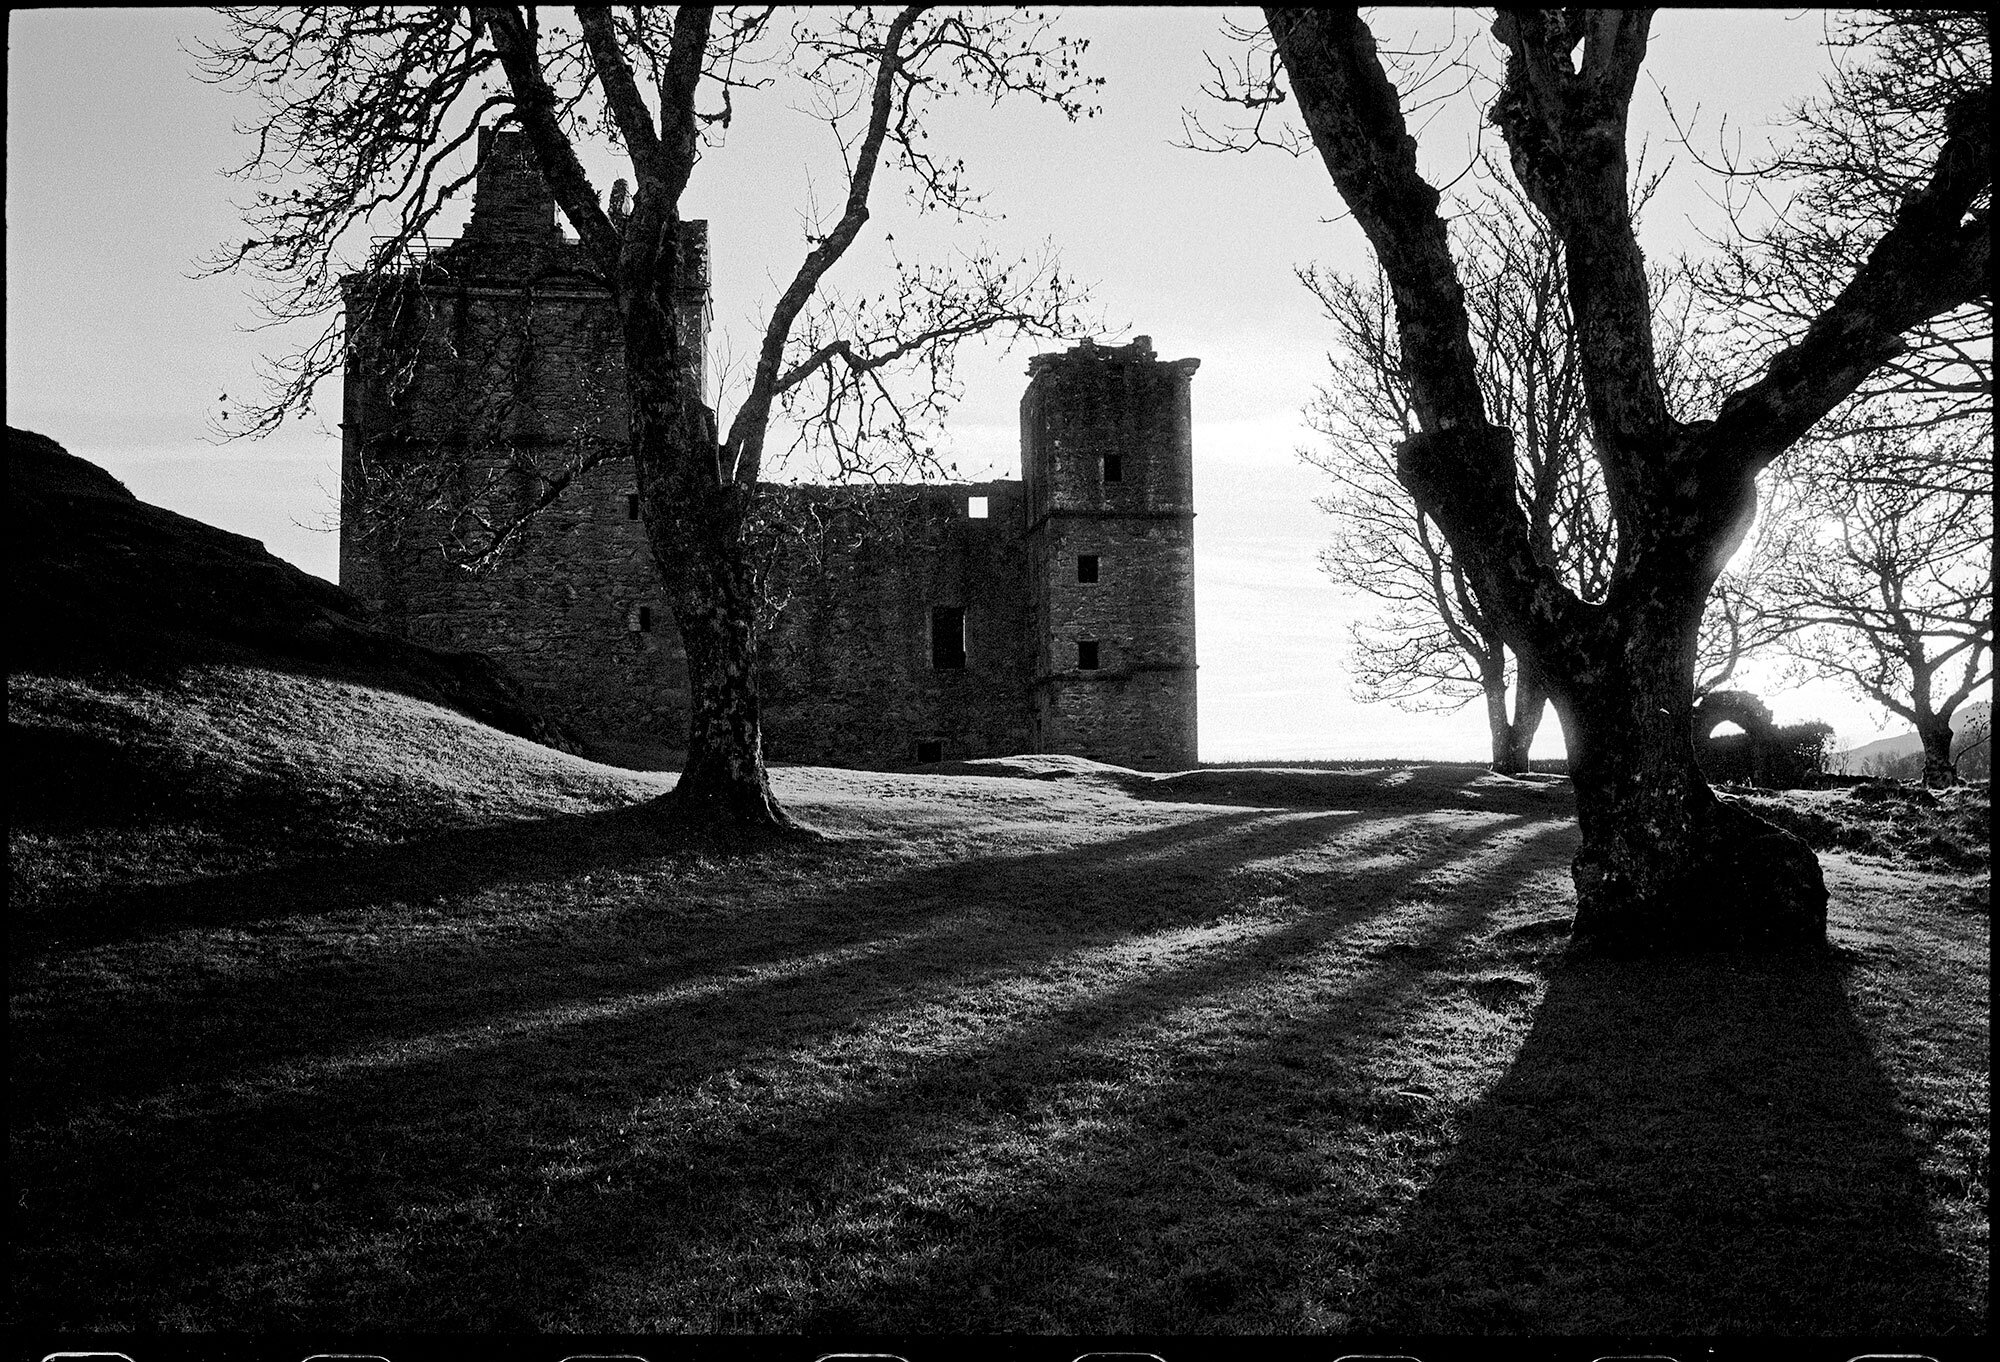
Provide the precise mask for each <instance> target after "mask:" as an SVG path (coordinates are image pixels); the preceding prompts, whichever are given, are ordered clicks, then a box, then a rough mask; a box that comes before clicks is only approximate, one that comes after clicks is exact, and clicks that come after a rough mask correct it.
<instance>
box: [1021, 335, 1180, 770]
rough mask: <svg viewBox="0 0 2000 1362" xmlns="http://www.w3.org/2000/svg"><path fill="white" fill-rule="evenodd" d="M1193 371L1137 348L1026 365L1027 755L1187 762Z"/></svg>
mask: <svg viewBox="0 0 2000 1362" xmlns="http://www.w3.org/2000/svg"><path fill="white" fill-rule="evenodd" d="M1200 365H1201V361H1200V360H1198V359H1180V360H1171V361H1161V360H1159V359H1156V358H1155V357H1154V355H1153V345H1152V341H1151V340H1150V338H1148V337H1145V336H1138V337H1135V338H1134V339H1133V340H1132V343H1131V344H1129V345H1123V346H1108V347H1107V346H1098V345H1093V344H1092V343H1091V342H1089V341H1085V342H1083V343H1082V344H1081V345H1078V346H1076V347H1075V348H1073V349H1071V350H1070V351H1069V352H1068V353H1066V354H1060V355H1040V356H1037V357H1036V358H1035V359H1034V360H1033V361H1031V362H1030V365H1029V369H1028V373H1029V382H1028V390H1027V392H1026V393H1025V394H1024V395H1023V396H1022V398H1021V473H1022V479H1023V481H1024V482H1025V484H1026V494H1027V495H1026V500H1027V516H1028V526H1027V531H1028V555H1027V556H1028V574H1029V592H1030V608H1031V611H1032V614H1033V623H1032V626H1031V634H1032V636H1033V638H1034V639H1035V649H1036V656H1035V662H1034V669H1033V686H1034V695H1033V721H1032V722H1033V734H1034V747H1035V750H1036V751H1040V752H1067V753H1076V754H1087V755H1089V756H1092V757H1095V758H1098V759H1099V760H1102V761H1107V762H1111V763H1113V764H1116V765H1120V766H1130V767H1134V768H1138V769H1141V770H1146V769H1151V770H1160V769H1179V768H1183V767H1188V766H1193V765H1194V764H1195V762H1196V760H1197V751H1196V731H1195V635H1194V439H1193V416H1192V408H1191V405H1190V394H1189V389H1190V387H1191V381H1192V379H1193V377H1194V371H1195V370H1196V369H1197V368H1199V367H1200Z"/></svg>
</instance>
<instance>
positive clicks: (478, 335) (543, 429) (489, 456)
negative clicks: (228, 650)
mask: <svg viewBox="0 0 2000 1362" xmlns="http://www.w3.org/2000/svg"><path fill="white" fill-rule="evenodd" d="M481 151H482V156H483V157H484V158H485V160H484V162H483V165H482V170H481V174H480V178H479V182H478V190H477V194H476V196H475V202H474V208H473V214H472V221H471V224H470V225H469V226H468V228H467V230H466V233H465V235H464V237H463V238H461V239H460V240H459V241H458V242H455V243H453V244H452V245H451V246H449V247H447V248H445V249H443V250H441V251H438V252H436V253H434V254H433V255H431V256H430V257H428V258H427V259H424V260H420V261H415V262H413V263H412V265H411V267H410V269H409V270H407V271H406V272H404V273H401V274H397V275H392V276H389V277H386V278H383V277H373V278H362V277H356V278H354V279H351V280H349V281H348V284H347V302H348V322H349V362H348V367H347V374H346V378H347V382H346V392H345V410H344V422H343V458H342V527H341V584H342V585H343V586H346V587H348V589H349V590H351V591H353V592H354V593H355V594H356V595H358V596H360V597H362V598H363V599H364V600H366V601H368V602H369V603H370V604H371V606H372V607H373V608H374V609H375V610H376V611H377V612H378V614H379V615H380V617H381V619H382V621H383V622H384V623H386V624H388V625H390V626H391V627H394V628H398V629H400V630H401V631H403V632H404V633H405V634H407V635H408V636H410V637H412V638H415V639H417V640H420V641H422V642H425V643H430V644H433V645H436V646H440V647H447V648H456V649H464V650H470V651H478V652H483V653H486V654H489V655H491V656H492V657H494V658H495V659H496V660H498V661H499V662H501V663H502V664H503V665H504V666H505V667H506V668H507V670H508V671H509V672H511V673H512V674H513V675H514V676H515V677H516V678H518V679H519V680H520V681H521V682H522V683H523V684H524V685H526V686H527V687H528V689H529V690H530V691H531V692H532V693H533V694H534V695H535V696H536V698H537V699H538V701H539V702H540V703H541V704H542V705H543V706H544V708H545V709H546V710H547V711H548V712H549V713H550V714H551V715H552V716H554V717H557V718H559V719H561V720H562V721H563V722H564V723H566V724H567V725H569V726H570V727H571V728H573V729H575V730H576V731H578V732H580V733H583V734H585V735H587V736H589V737H593V738H596V739H598V740H600V741H608V742H633V741H641V742H650V743H652V744H656V745H663V746H667V747H671V748H679V747H680V746H681V745H682V744H684V742H685V740H686V728H687V678H686V664H685V660H684V658H683V656H682V653H681V649H680V644H679V638H678V635H677V632H676V630H675V628H674V623H673V620H672V618H671V617H670V616H669V615H668V613H667V612H666V610H665V609H664V608H663V604H662V602H661V600H660V594H659V586H658V581H657V578H656V576H655V573H654V570H653V564H652V561H651V556H650V550H649V547H648V545H647V541H646V534H645V530H644V527H643V525H642V523H641V522H640V521H639V520H638V518H637V504H636V497H635V492H636V488H635V486H634V483H633V477H632V469H631V464H630V461H629V456H627V455H626V454H624V452H623V449H624V445H625V440H626V420H625V393H624V375H623V371H622V360H621V356H622V353H623V345H622V340H621V336H620V332H619V321H618V316H617V312H616V309H615V307H614V305H613V303H612V300H611V297H610V295H609V293H608V291H607V290H606V289H605V288H604V287H603V286H602V284H601V283H600V282H599V281H597V280H596V279H594V278H593V277H592V274H591V271H590V269H589V266H588V262H587V261H586V260H585V259H584V258H583V255H582V252H581V249H580V248H579V247H578V246H577V245H576V244H575V243H573V242H567V241H565V240H564V239H563V237H562V234H561V232H560V231H559V230H558V229H557V227H556V226H555V218H554V211H555V210H554V203H553V201H552V199H551V198H550V197H549V196H548V194H547V191H546V190H545V188H543V187H542V185H541V180H540V177H539V175H537V174H535V173H534V170H533V166H532V164H531V163H530V162H529V161H528V160H527V157H526V149H525V146H524V145H523V144H522V143H521V142H520V140H519V138H518V136H517V135H509V134H502V135H500V136H498V137H490V138H482V142H481ZM685 226H686V227H687V229H688V238H687V241H688V250H687V252H686V254H685V255H684V258H683V263H682V271H681V285H680V292H681V298H682V302H681V307H682V309H683V312H682V316H683V319H684V324H686V325H687V326H688V327H689V328H690V329H691V330H692V331H693V332H694V334H703V335H705V334H706V322H707V313H706V308H707V259H706V232H705V224H700V223H690V224H685ZM1197 363H1198V361H1194V360H1181V361H1176V362H1173V363H1162V362H1160V361H1157V360H1155V359H1154V358H1153V355H1152V351H1151V347H1150V344H1148V343H1146V342H1145V341H1144V339H1143V338H1141V339H1140V340H1139V341H1136V342H1134V344H1133V345H1130V346H1125V347H1117V348H1101V347H1094V346H1090V345H1088V344H1086V345H1084V346H1080V347H1078V348H1076V349H1074V350H1072V351H1070V352H1069V353H1067V354H1065V355H1050V356H1042V357H1039V358H1037V359H1036V360H1035V361H1034V362H1033V366H1032V367H1031V369H1030V374H1031V382H1030V385H1029V389H1028V394H1027V396H1026V397H1024V399H1023V403H1022V441H1023V446H1022V459H1023V468H1024V472H1025V474H1026V476H1025V479H1024V481H1021V482H1012V481H1006V482H990V483H977V484H957V485H950V486H938V485H928V486H921V487H915V486H911V487H871V488H864V489H853V488H808V487H773V488H768V489H766V493H765V495H766V496H767V497H769V498H771V500H772V501H773V502H774V503H775V504H776V509H777V514H775V515H774V516H772V517H770V519H771V520H772V521H773V523H774V524H778V525H782V526H784V527H786V530H785V533H783V534H781V535H776V536H774V538H773V540H772V542H771V543H769V544H767V545H766V546H765V552H766V553H767V555H768V563H769V567H768V577H767V586H768V592H767V594H768V595H769V597H770V598H771V600H772V601H773V602H774V604H776V605H780V606H782V608H780V609H777V610H775V612H774V613H771V614H769V615H768V616H767V618H766V620H765V621H764V625H765V628H766V635H765V639H764V650H763V653H764V674H763V677H762V692H763V705H764V735H765V746H766V753H767V755H768V756H769V757H770V758H771V759H772V760H775V761H800V762H815V763H828V764H849V765H860V766H901V765H908V764H912V763H915V762H918V761H935V760H963V759H967V758H974V757H983V756H1002V755H1009V754H1012V753H1016V752H1022V751H1048V752H1065V753H1073V754H1078V755H1085V756H1092V757H1098V758H1101V759H1103V760H1107V761H1112V762H1117V763H1120V764H1125V765H1132V766H1140V767H1151V768H1167V767H1178V766H1187V765H1192V764H1193V763H1194V761H1195V755H1196V749H1195V712H1194V693H1195V692H1194V579H1193V556H1192V555H1193V539H1192V519H1193V509H1192V505H1191V500H1192V477H1193V466H1192V446H1191V424H1190V418H1189V405H1188V387H1189V379H1190V376H1191V375H1192V374H1193V372H1194V369H1195V367H1196V365H1197ZM1106 457H1110V458H1112V459H1114V460H1116V461H1117V463H1116V464H1115V466H1114V467H1113V468H1112V470H1111V471H1112V472H1113V474H1114V476H1113V477H1112V478H1111V479H1109V480H1108V481H1107V479H1106V478H1105V472H1106V467H1105V463H1104V460H1105V458H1106ZM600 459H601V460H602V461H601V462H597V463H596V466H594V467H589V468H587V469H583V470H582V471H577V470H579V469H580V468H581V466H582V465H583V464H586V463H589V462H591V461H592V460H600ZM559 483H566V486H565V487H564V490H563V491H562V494H561V496H560V497H559V498H557V499H556V500H555V501H554V503H553V504H552V505H551V506H549V507H548V509H546V510H544V511H543V512H542V513H541V514H540V515H539V516H537V517H536V518H535V519H533V520H532V521H531V522H529V523H528V525H527V526H526V528H525V529H524V530H523V531H522V532H520V533H519V534H518V535H517V536H516V537H514V538H512V539H511V540H509V541H508V542H507V543H506V544H505V545H504V546H503V548H502V549H501V551H500V552H499V553H498V554H496V555H494V556H493V558H492V560H491V562H490V563H489V564H488V565H486V566H485V567H483V568H482V569H481V570H480V571H479V572H477V573H474V572H470V571H467V570H466V569H464V568H462V567H459V566H456V565H454V561H453V559H454V557H459V558H462V557H464V551H465V550H466V549H468V548H474V547H478V546H480V545H481V544H482V543H484V542H486V541H485V540H484V539H482V536H488V537H490V535H491V534H492V532H493V530H494V528H495V527H497V526H500V525H503V524H505V523H507V522H508V520H509V519H510V517H512V516H514V515H515V514H516V513H517V512H519V511H520V510H522V509H524V508H525V507H527V506H529V505H530V504H531V503H533V502H534V501H535V500H537V499H538V498H540V497H541V496H542V495H543V494H544V493H545V492H546V491H548V490H549V489H552V488H554V487H556V486H557V485H558V484H559ZM975 498H978V499H982V500H983V501H984V504H985V510H986V514H985V515H984V516H983V517H975V516H973V515H971V514H969V508H970V506H971V505H972V503H973V499H975ZM1085 555H1088V556H1091V557H1094V558H1095V559H1096V563H1097V580H1096V581H1094V582H1081V581H1079V580H1078V579H1077V578H1078V571H1077V560H1078V558H1079V557H1081V556H1085ZM954 612H955V613H954ZM940 630H945V631H948V632H950V633H951V635H952V637H951V638H950V639H944V640H943V641H942V642H940V639H941V638H942V635H941V634H940ZM1080 642H1090V643H1094V644H1095V645H1096V647H1097V650H1098V658H1097V660H1098V666H1097V667H1096V668H1095V669H1089V668H1085V667H1082V666H1080V665H1079V662H1080V660H1081V659H1080V657H1079V654H1078V647H1079V643H1080ZM960 643H962V657H960V656H958V655H957V653H956V652H955V651H954V650H955V649H956V648H957V647H958V645H959V644H960ZM946 645H949V646H946ZM941 648H942V652H940V649H941Z"/></svg>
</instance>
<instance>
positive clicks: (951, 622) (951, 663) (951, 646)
mask: <svg viewBox="0 0 2000 1362" xmlns="http://www.w3.org/2000/svg"><path fill="white" fill-rule="evenodd" d="M931 666H933V667H935V668H937V670H939V671H963V670H964V669H965V607H964V606H961V605H934V606H932V607H931Z"/></svg>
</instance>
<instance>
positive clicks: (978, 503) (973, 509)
mask: <svg viewBox="0 0 2000 1362" xmlns="http://www.w3.org/2000/svg"><path fill="white" fill-rule="evenodd" d="M965 518H966V519H967V520H984V519H986V498H985V497H967V498H966V499H965Z"/></svg>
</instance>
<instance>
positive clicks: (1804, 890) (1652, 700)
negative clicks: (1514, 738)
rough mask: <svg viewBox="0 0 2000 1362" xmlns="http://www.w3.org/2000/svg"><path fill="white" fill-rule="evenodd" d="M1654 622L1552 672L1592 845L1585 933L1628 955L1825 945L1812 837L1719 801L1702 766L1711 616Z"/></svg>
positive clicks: (1583, 865)
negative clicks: (1696, 675)
mask: <svg viewBox="0 0 2000 1362" xmlns="http://www.w3.org/2000/svg"><path fill="white" fill-rule="evenodd" d="M1675 613H1677V614H1678V615H1680V616H1682V617H1683V618H1681V619H1679V620H1674V619H1662V618H1660V617H1659V616H1657V615H1651V614H1648V615H1642V616H1640V617H1639V618H1638V619H1637V620H1635V621H1634V622H1632V623H1631V624H1630V625H1629V626H1628V627H1627V628H1626V629H1624V630H1622V631H1619V632H1620V633H1621V634H1622V637H1620V638H1617V639H1615V640H1614V641H1613V642H1612V646H1608V647H1599V648H1593V649H1590V650H1589V651H1590V652H1591V653H1592V654H1593V657H1592V665H1589V666H1587V667H1586V668H1584V669H1582V670H1581V672H1580V673H1579V674H1578V675H1576V676H1571V677H1566V678H1556V677H1552V678H1551V680H1552V682H1553V683H1554V689H1555V690H1556V693H1557V694H1556V705H1557V710H1558V712H1559V713H1560V714H1561V716H1562V720H1563V728H1564V732H1565V735H1566V737H1567V740H1568V745H1569V768H1570V779H1571V780H1572V781H1573V782H1574V784H1575V786H1576V796H1577V800H1576V802H1577V818H1578V822H1579V824H1580V827H1581V831H1582V833H1583V845H1582V848H1581V849H1580V850H1579V851H1578V852H1577V854H1576V860H1575V863H1574V866H1573V870H1574V877H1575V882H1576V888H1577V916H1576V927H1575V934H1576V936H1577V937H1578V938H1579V939H1580V940H1585V941H1589V942H1591V943H1593V944H1595V945H1598V946H1601V947H1604V948H1606V949H1609V950H1612V951H1615V952H1618V953H1621V954H1622V953H1636V952H1643V951H1653V950H1687V949H1697V950H1700V949H1732V948H1741V947H1752V948H1758V947H1766V948H1768V947H1786V946H1805V947H1811V946H1817V945H1819V944H1821V943H1822V942H1823V941H1824V938H1825V930H1826V902H1827V894H1826V882H1825V879H1824V877H1823V876H1822V875H1821V873H1820V867H1819V861H1818V860H1817V858H1816V857H1814V855H1813V853H1812V850H1811V848H1809V847H1808V846H1806V844H1805V843H1804V842H1803V841H1801V840H1800V839H1799V838H1797V837H1794V836H1793V835H1792V834H1790V833H1788V832H1786V831H1784V830H1783V829H1781V828H1778V827H1775V826H1773V825H1772V824H1769V823H1766V822H1764V821H1763V820H1762V819H1759V818H1757V817H1755V816H1753V815H1751V814H1750V813H1748V812H1746V811H1744V810H1743V809H1742V808H1740V807H1739V806H1737V805H1734V804H1730V803H1724V802H1722V801H1721V800H1718V799H1717V798H1716V797H1715V795H1714V793H1713V792H1712V791H1711V790H1710V789H1709V787H1708V782H1707V781H1706V780H1705V779H1704V778H1703V777H1702V774H1701V771H1700V769H1699V768H1698V767H1697V766H1696V765H1695V760H1694V745H1693V735H1692V718H1693V708H1694V705H1693V690H1692V684H1691V681H1690V678H1689V667H1690V663H1691V659H1692V656H1693V648H1694V644H1695V632H1696V630H1697V628H1698V627H1699V615H1698V613H1697V610H1695V609H1687V610H1681V611H1677V612H1675Z"/></svg>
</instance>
